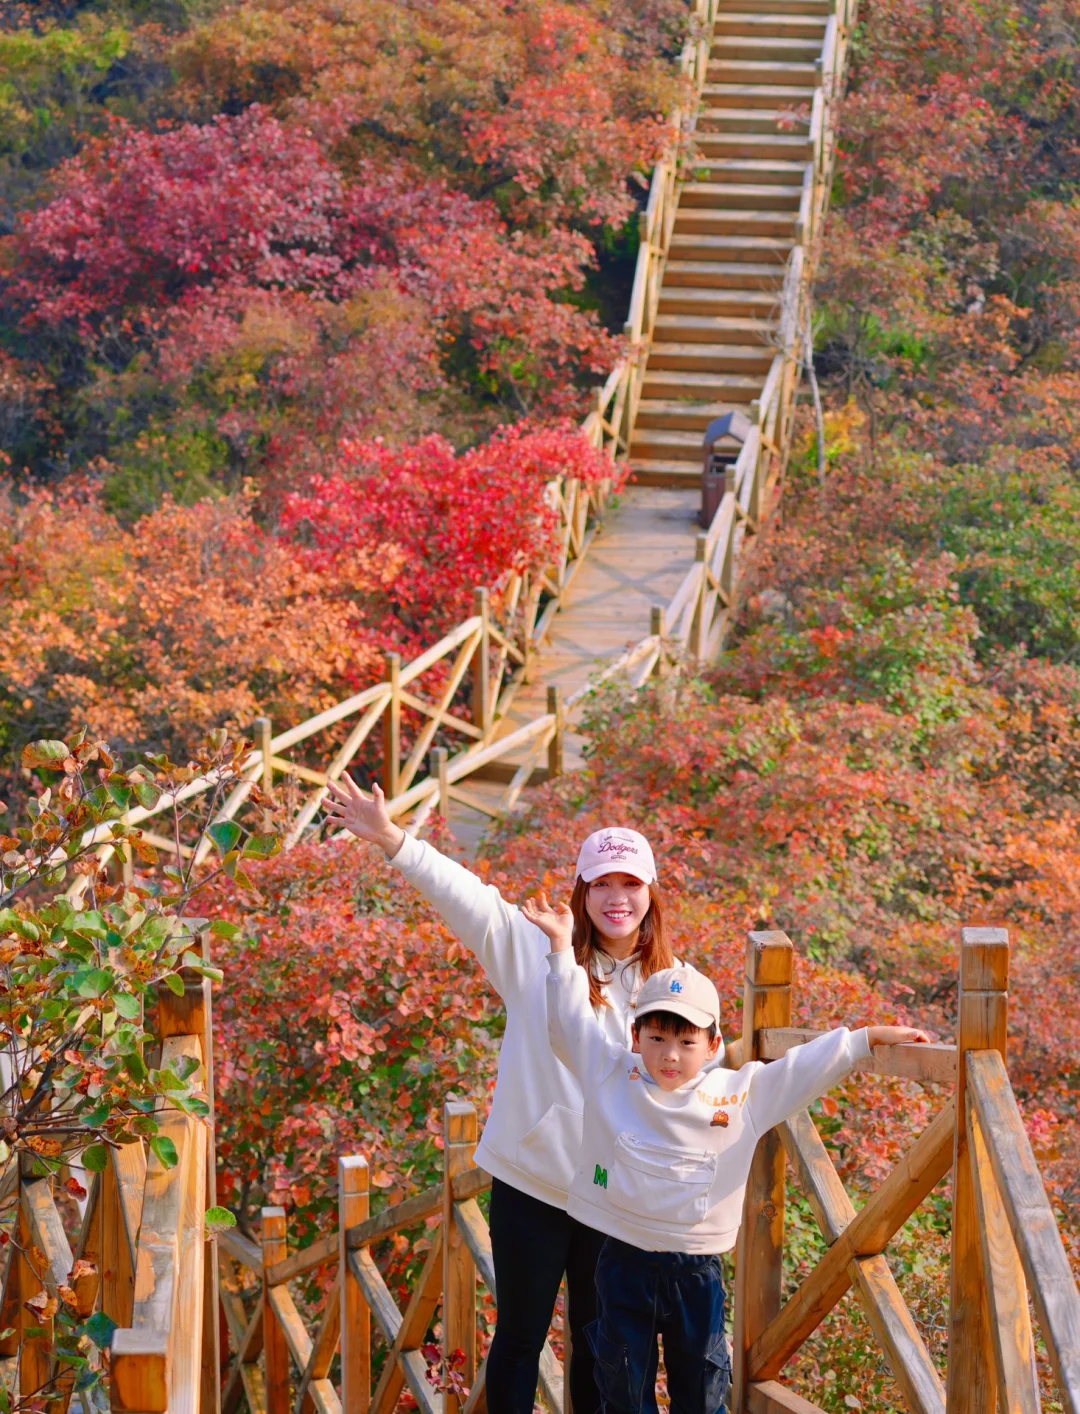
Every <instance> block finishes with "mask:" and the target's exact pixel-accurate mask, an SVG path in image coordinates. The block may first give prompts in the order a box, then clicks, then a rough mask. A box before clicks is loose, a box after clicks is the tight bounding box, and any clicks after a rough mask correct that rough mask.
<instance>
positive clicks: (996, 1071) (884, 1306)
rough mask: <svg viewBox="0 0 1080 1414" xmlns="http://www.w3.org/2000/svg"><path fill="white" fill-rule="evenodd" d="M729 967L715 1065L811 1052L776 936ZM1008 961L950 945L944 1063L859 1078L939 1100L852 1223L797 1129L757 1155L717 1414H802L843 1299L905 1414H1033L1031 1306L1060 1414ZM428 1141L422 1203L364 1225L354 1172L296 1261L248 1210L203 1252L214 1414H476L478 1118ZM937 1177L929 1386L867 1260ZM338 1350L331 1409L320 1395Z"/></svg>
mask: <svg viewBox="0 0 1080 1414" xmlns="http://www.w3.org/2000/svg"><path fill="white" fill-rule="evenodd" d="M746 956H747V964H746V984H745V997H744V1004H743V1033H742V1036H741V1037H739V1038H738V1039H737V1040H735V1041H734V1042H733V1043H731V1044H730V1045H729V1046H728V1052H727V1063H728V1064H729V1065H732V1066H736V1065H739V1064H741V1063H742V1061H743V1060H744V1059H746V1060H750V1059H757V1060H764V1061H769V1060H775V1059H778V1058H779V1057H780V1056H782V1055H784V1054H785V1053H786V1052H787V1051H788V1050H789V1049H790V1048H791V1047H792V1046H794V1045H798V1044H800V1043H801V1042H803V1041H805V1040H808V1039H810V1038H811V1037H812V1036H814V1035H816V1034H818V1033H816V1032H814V1031H807V1030H803V1029H796V1028H792V1027H791V1026H790V1020H791V992H792V946H791V943H790V942H789V940H788V939H787V937H786V936H785V935H784V934H783V933H752V934H750V937H749V943H748V947H747V955H746ZM1008 959H1009V948H1008V938H1007V935H1006V933H1005V932H1004V930H1002V929H996V928H967V929H964V930H963V932H962V936H961V955H960V991H959V1019H958V1037H957V1044H956V1045H934V1046H896V1047H881V1048H879V1049H878V1050H877V1051H876V1052H875V1054H874V1056H873V1058H872V1059H871V1060H869V1061H867V1062H866V1063H865V1068H866V1069H869V1070H872V1071H874V1072H875V1073H876V1074H878V1075H883V1076H893V1077H899V1078H902V1079H906V1080H913V1081H917V1082H919V1083H921V1084H923V1085H931V1086H934V1087H946V1088H947V1089H948V1090H949V1091H950V1092H951V1093H950V1095H949V1098H948V1099H947V1100H946V1102H945V1103H944V1105H943V1106H942V1108H941V1109H940V1110H939V1112H938V1114H937V1116H936V1117H935V1119H934V1120H933V1121H932V1122H931V1124H930V1125H929V1126H928V1127H927V1129H926V1130H925V1131H924V1132H923V1133H922V1134H921V1135H920V1136H919V1137H918V1138H917V1139H916V1141H915V1143H914V1144H913V1145H912V1147H911V1148H910V1149H909V1150H908V1152H907V1153H906V1154H905V1155H904V1157H903V1158H902V1159H901V1161H900V1163H899V1164H898V1165H897V1167H896V1168H895V1169H894V1170H893V1172H892V1173H891V1174H890V1175H889V1177H888V1178H887V1179H886V1180H885V1181H884V1183H883V1184H882V1185H881V1186H880V1187H879V1188H878V1189H877V1190H876V1191H875V1192H874V1193H872V1194H870V1195H869V1197H867V1198H866V1200H865V1202H864V1203H863V1205H862V1206H861V1207H860V1208H859V1209H858V1211H856V1209H855V1207H854V1205H853V1204H852V1202H851V1200H850V1198H849V1197H848V1195H847V1193H846V1191H845V1189H844V1186H843V1184H842V1182H841V1180H840V1177H839V1175H838V1173H837V1171H836V1169H835V1167H834V1165H833V1161H832V1158H831V1156H830V1154H829V1152H828V1150H827V1149H826V1147H825V1145H824V1143H823V1142H822V1139H821V1138H820V1136H819V1134H818V1131H817V1129H816V1127H815V1125H814V1122H813V1120H812V1118H811V1116H810V1115H809V1113H808V1112H806V1111H803V1112H801V1113H799V1114H797V1115H795V1116H793V1117H792V1118H791V1119H790V1120H788V1121H787V1122H786V1123H784V1124H782V1125H780V1126H779V1127H778V1128H777V1129H776V1130H774V1131H772V1132H771V1133H769V1134H768V1135H766V1136H765V1137H764V1138H763V1139H762V1140H761V1142H760V1143H759V1145H758V1149H757V1152H756V1154H755V1157H754V1162H753V1168H752V1171H751V1176H750V1181H749V1183H748V1185H747V1190H746V1200H745V1205H744V1210H743V1223H742V1228H741V1231H740V1235H739V1241H738V1246H737V1249H736V1265H735V1293H734V1311H735V1332H734V1342H733V1344H734V1386H733V1396H732V1403H731V1410H732V1414H783V1411H788V1414H820V1411H817V1409H816V1406H815V1405H814V1404H812V1403H810V1402H808V1401H807V1400H806V1399H804V1398H802V1397H800V1396H798V1395H796V1394H794V1393H793V1392H792V1391H791V1390H790V1389H788V1388H787V1387H786V1386H784V1385H783V1384H782V1383H781V1382H780V1376H781V1374H782V1372H783V1369H784V1367H785V1365H787V1363H788V1362H789V1361H790V1360H791V1359H792V1357H793V1356H794V1355H795V1354H796V1353H797V1351H798V1350H799V1349H800V1347H801V1346H802V1345H803V1343H804V1342H805V1341H806V1340H807V1338H808V1337H809V1336H810V1335H811V1334H812V1332H813V1331H814V1330H815V1329H816V1328H817V1327H818V1326H819V1325H820V1324H821V1322H822V1321H823V1320H824V1318H825V1317H826V1316H827V1315H828V1313H829V1312H830V1311H831V1310H832V1309H833V1307H835V1306H836V1304H837V1302H838V1301H840V1299H841V1298H842V1297H843V1296H844V1294H845V1293H846V1292H847V1291H848V1290H850V1289H854V1291H855V1294H856V1296H857V1298H858V1300H859V1302H860V1304H861V1305H862V1307H863V1309H864V1311H865V1313H866V1315H867V1318H868V1320H869V1324H870V1326H871V1329H872V1331H873V1333H874V1336H875V1337H876V1339H877V1341H878V1343H879V1344H880V1346H881V1348H882V1350H883V1352H884V1355H885V1357H886V1359H887V1361H888V1363H889V1366H890V1368H891V1371H892V1374H893V1377H894V1379H895V1382H896V1385H897V1388H898V1389H899V1391H900V1394H901V1397H902V1399H903V1401H904V1405H905V1407H907V1408H908V1409H910V1410H912V1411H914V1412H915V1414H944V1411H945V1410H946V1409H948V1411H949V1414H953V1411H956V1412H957V1414H993V1411H995V1410H998V1409H1004V1410H1008V1411H1019V1412H1020V1414H1034V1411H1036V1410H1038V1409H1040V1408H1041V1404H1040V1395H1039V1372H1038V1370H1037V1367H1036V1361H1035V1345H1034V1341H1033V1332H1032V1326H1031V1322H1030V1319H1029V1316H1028V1297H1029V1295H1030V1298H1031V1301H1032V1303H1033V1305H1034V1309H1035V1314H1036V1317H1037V1320H1038V1323H1039V1329H1040V1333H1041V1336H1042V1341H1043V1345H1044V1347H1045V1350H1046V1353H1047V1358H1048V1363H1049V1366H1050V1370H1051V1372H1052V1376H1053V1378H1054V1380H1055V1382H1056V1385H1057V1390H1058V1396H1059V1398H1060V1401H1061V1407H1062V1408H1063V1409H1065V1410H1067V1411H1069V1414H1080V1294H1078V1292H1077V1287H1076V1281H1075V1278H1074V1275H1073V1273H1072V1272H1071V1271H1070V1269H1069V1264H1068V1260H1067V1258H1066V1255H1065V1250H1064V1247H1063V1245H1062V1242H1061V1238H1060V1236H1059V1234H1058V1229H1057V1224H1056V1221H1055V1218H1054V1214H1053V1211H1052V1209H1051V1207H1050V1204H1049V1201H1048V1199H1047V1197H1046V1193H1045V1190H1044V1188H1043V1184H1042V1180H1041V1178H1040V1176H1039V1171H1038V1168H1037V1165H1036V1163H1035V1159H1034V1156H1033V1154H1032V1151H1031V1146H1030V1143H1029V1141H1028V1139H1027V1135H1026V1132H1025V1130H1024V1125H1023V1121H1022V1118H1021V1116H1020V1112H1019V1109H1018V1107H1017V1103H1016V1099H1015V1097H1014V1095H1013V1093H1012V1088H1011V1086H1010V1084H1009V1078H1008V1073H1007V1070H1006V1067H1005V1063H1004V1053H1005V1043H1006V1031H1007V1009H1008V991H1007V987H1008ZM443 1140H444V1150H443V1154H444V1160H443V1162H444V1170H443V1179H442V1182H441V1183H440V1184H439V1185H437V1186H435V1187H432V1188H429V1189H426V1190H425V1191H423V1192H421V1193H418V1194H416V1195H415V1196H413V1197H411V1198H407V1199H406V1200H405V1201H404V1202H401V1203H398V1204H395V1205H394V1206H393V1207H390V1208H387V1209H386V1210H385V1211H383V1212H381V1213H378V1214H376V1215H375V1216H371V1215H370V1213H369V1195H368V1184H367V1165H366V1162H365V1160H364V1159H363V1158H362V1157H352V1158H343V1159H341V1160H340V1162H339V1167H338V1185H339V1222H338V1230H337V1232H335V1233H329V1234H327V1235H326V1236H325V1237H323V1238H321V1239H319V1240H317V1241H316V1242H315V1243H313V1244H312V1245H311V1246H310V1247H307V1248H304V1249H302V1250H300V1251H297V1252H293V1253H289V1252H288V1249H287V1228H286V1217H285V1214H284V1212H283V1211H282V1209H280V1208H266V1209H264V1210H263V1214H262V1233H261V1239H262V1240H261V1246H260V1245H259V1244H257V1243H255V1242H253V1241H251V1240H250V1239H248V1238H245V1237H242V1236H239V1235H237V1234H228V1233H227V1234H223V1236H222V1238H221V1239H220V1241H221V1246H222V1249H223V1252H224V1258H223V1260H224V1263H225V1269H224V1272H223V1300H225V1302H226V1311H227V1313H228V1315H229V1325H230V1329H231V1331H232V1333H233V1345H234V1352H235V1353H234V1363H233V1366H232V1370H231V1372H230V1373H229V1375H228V1377H227V1380H226V1384H225V1395H224V1401H223V1409H222V1414H234V1410H235V1409H236V1408H237V1405H238V1403H239V1399H240V1395H241V1393H242V1392H244V1393H246V1397H247V1400H248V1405H249V1409H250V1411H251V1414H264V1411H265V1414H288V1411H290V1410H291V1411H294V1412H295V1414H303V1410H304V1409H310V1408H311V1407H312V1406H314V1407H316V1408H318V1409H319V1410H320V1411H321V1414H337V1411H338V1410H339V1409H344V1410H365V1409H366V1410H370V1414H391V1411H393V1410H394V1409H395V1407H396V1403H397V1399H398V1396H399V1395H400V1393H401V1392H402V1390H403V1389H404V1388H405V1387H406V1386H407V1387H408V1390H409V1391H410V1393H411V1394H412V1396H413V1398H414V1399H415V1401H416V1403H417V1404H418V1405H419V1406H420V1408H421V1409H423V1410H425V1411H427V1414H441V1412H442V1411H445V1414H456V1411H457V1410H458V1409H459V1408H460V1409H462V1410H464V1411H466V1414H474V1411H481V1410H483V1409H484V1408H485V1407H486V1404H485V1396H484V1378H485V1375H484V1363H483V1361H482V1360H481V1359H479V1358H478V1320H477V1283H478V1281H479V1282H481V1283H482V1284H483V1285H484V1286H485V1287H486V1288H487V1290H488V1291H489V1292H490V1293H491V1295H492V1296H493V1297H497V1293H496V1290H495V1279H494V1272H493V1268H492V1262H491V1243H490V1238H489V1236H488V1229H487V1224H486V1222H485V1220H484V1217H483V1214H482V1212H481V1209H480V1207H479V1205H478V1204H477V1201H476V1199H477V1197H478V1196H479V1195H480V1194H481V1193H482V1192H483V1191H484V1190H485V1189H486V1188H487V1187H488V1186H489V1183H490V1179H489V1177H488V1175H487V1174H486V1173H484V1172H483V1170H481V1169H478V1168H476V1167H474V1165H473V1152H474V1150H475V1148H476V1143H477V1117H476V1112H475V1110H474V1109H473V1107H472V1106H471V1105H468V1104H464V1103H460V1102H450V1103H448V1104H447V1105H446V1107H445V1111H444V1128H443ZM787 1165H790V1169H791V1174H792V1177H793V1179H794V1181H795V1182H796V1183H797V1184H798V1186H799V1188H800V1189H801V1190H802V1192H803V1193H804V1194H805V1196H806V1197H807V1199H808V1200H809V1203H810V1206H811V1209H812V1211H813V1213H814V1216H815V1218H816V1220H817V1223H818V1226H819V1227H820V1230H821V1236H822V1239H823V1241H824V1243H825V1244H826V1250H825V1252H824V1255H823V1256H822V1257H821V1259H820V1261H819V1262H818V1263H817V1265H816V1266H815V1267H814V1268H813V1270H812V1271H811V1272H810V1274H809V1275H808V1276H807V1277H806V1278H805V1280H803V1281H802V1282H801V1284H800V1285H799V1286H798V1287H797V1288H796V1289H794V1290H788V1291H786V1292H785V1290H784V1272H783V1243H784V1204H785V1190H786V1181H787ZM950 1169H953V1171H954V1202H953V1240H952V1298H951V1302H950V1314H949V1316H948V1319H949V1322H950V1337H949V1357H948V1369H947V1374H946V1378H945V1380H943V1378H942V1374H941V1372H939V1370H938V1369H937V1368H936V1366H935V1363H934V1361H933V1359H932V1358H931V1356H930V1353H929V1351H928V1349H927V1346H926V1343H925V1341H924V1339H923V1336H922V1334H921V1332H920V1330H919V1327H918V1325H917V1324H916V1322H915V1320H914V1319H913V1317H912V1315H911V1313H910V1311H909V1310H908V1308H907V1305H906V1304H905V1302H904V1299H903V1296H902V1294H901V1291H900V1288H899V1286H898V1284H897V1282H896V1280H895V1279H894V1277H893V1275H892V1271H891V1270H890V1267H889V1263H888V1260H887V1258H886V1256H885V1250H886V1248H887V1246H888V1243H889V1242H890V1240H891V1239H892V1238H893V1237H894V1236H895V1234H896V1233H897V1232H898V1231H899V1230H900V1228H901V1227H902V1226H903V1225H904V1223H905V1222H906V1221H907V1219H908V1218H909V1217H910V1216H911V1215H912V1214H913V1213H914V1211H915V1210H916V1208H917V1207H918V1206H919V1204H920V1203H922V1202H923V1201H924V1200H925V1199H926V1198H927V1197H928V1196H929V1195H930V1193H931V1192H932V1191H933V1189H934V1188H935V1187H936V1186H937V1185H938V1184H939V1183H940V1182H941V1181H942V1179H944V1178H945V1176H946V1175H947V1174H948V1173H949V1170H950ZM432 1220H436V1221H437V1225H436V1226H434V1227H432V1228H430V1229H429V1230H428V1232H427V1236H428V1238H429V1240H430V1247H429V1248H428V1251H427V1255H426V1257H425V1260H424V1265H423V1269H422V1271H421V1273H420V1275H419V1277H418V1278H417V1280H416V1281H415V1283H414V1285H413V1288H412V1291H411V1293H410V1294H409V1300H408V1303H407V1304H406V1306H405V1309H404V1310H402V1309H400V1308H399V1306H398V1304H397V1303H396V1302H395V1300H394V1298H393V1296H392V1294H391V1292H390V1290H389V1288H388V1286H387V1283H386V1281H385V1279H384V1277H383V1276H382V1273H381V1271H380V1269H379V1266H378V1263H377V1260H376V1257H375V1255H373V1251H372V1249H373V1248H375V1247H376V1246H377V1244H378V1243H379V1242H380V1241H382V1240H384V1239H386V1238H387V1237H390V1236H392V1235H394V1234H396V1233H400V1232H403V1231H406V1230H408V1229H415V1228H417V1227H420V1226H422V1225H423V1224H425V1223H427V1224H430V1223H431V1221H432ZM320 1267H336V1269H337V1270H336V1274H335V1277H334V1281H333V1285H332V1286H331V1288H330V1295H329V1298H328V1301H327V1305H326V1308H325V1311H324V1313H323V1316H322V1318H321V1321H320V1324H319V1326H318V1329H317V1331H316V1332H315V1333H314V1334H313V1335H312V1334H309V1332H308V1331H307V1330H306V1328H305V1326H304V1323H303V1321H302V1320H301V1318H300V1315H299V1311H298V1308H297V1305H296V1301H295V1299H294V1297H293V1295H292V1293H291V1292H290V1290H289V1284H290V1283H291V1282H295V1281H297V1280H298V1279H301V1278H305V1277H308V1276H309V1275H310V1274H311V1273H313V1272H314V1271H316V1270H317V1269H318V1268H320ZM238 1269H240V1270H243V1271H244V1272H246V1290H247V1304H246V1305H245V1304H244V1302H243V1300H242V1298H241V1296H240V1295H239V1294H238V1293H239V1292H240V1291H241V1290H243V1289H244V1287H245V1283H244V1282H243V1281H241V1280H238ZM225 1293H229V1294H227V1295H226V1294H225ZM785 1298H786V1299H785ZM439 1320H441V1322H442V1334H441V1339H440V1342H439V1344H440V1346H441V1349H442V1351H444V1352H451V1351H454V1352H456V1351H460V1352H461V1356H460V1358H459V1361H458V1363H457V1364H456V1366H455V1368H456V1371H457V1374H458V1375H459V1377H460V1379H461V1381H462V1384H463V1386H464V1388H465V1389H467V1391H468V1393H467V1394H462V1395H461V1397H460V1398H459V1397H458V1396H457V1395H455V1394H454V1393H453V1391H452V1390H450V1391H444V1392H442V1393H440V1392H439V1389H438V1388H437V1385H438V1379H439V1370H438V1361H434V1362H432V1361H431V1360H429V1359H428V1358H427V1357H426V1356H425V1354H424V1353H423V1347H424V1346H425V1345H426V1344H427V1343H428V1342H429V1341H430V1340H431V1339H432V1338H433V1337H432V1330H433V1327H434V1326H435V1324H436V1322H437V1321H439ZM373 1336H374V1342H373ZM339 1346H340V1352H341V1361H340V1366H341V1378H340V1386H341V1388H340V1394H339V1393H338V1391H337V1390H336V1389H335V1388H334V1386H333V1385H332V1384H331V1382H330V1380H329V1379H328V1372H329V1371H330V1369H331V1365H332V1362H333V1359H334V1356H335V1353H336V1351H337V1350H338V1348H339ZM376 1369H377V1374H376V1373H375V1371H376ZM946 1390H947V1391H948V1392H946ZM540 1393H541V1396H542V1398H543V1400H544V1403H545V1404H546V1405H547V1407H548V1408H549V1410H551V1414H563V1409H564V1399H565V1390H564V1383H563V1378H562V1370H561V1366H560V1364H559V1361H558V1360H557V1359H556V1357H555V1355H554V1353H553V1352H552V1350H551V1348H550V1346H548V1347H546V1348H545V1351H544V1355H543V1359H542V1362H541V1380H540ZM999 1400H1000V1402H999Z"/></svg>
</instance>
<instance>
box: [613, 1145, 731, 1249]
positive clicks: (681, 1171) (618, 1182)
mask: <svg viewBox="0 0 1080 1414" xmlns="http://www.w3.org/2000/svg"><path fill="white" fill-rule="evenodd" d="M715 1177H716V1155H715V1154H710V1153H708V1152H706V1151H705V1150H703V1149H673V1148H668V1147H667V1146H665V1145H663V1144H647V1143H645V1142H644V1141H643V1140H640V1139H635V1138H634V1136H633V1135H632V1134H626V1133H623V1134H620V1135H619V1137H618V1138H617V1139H616V1140H615V1155H614V1162H613V1164H612V1171H611V1178H610V1180H609V1184H608V1197H609V1198H610V1199H611V1201H612V1203H614V1204H615V1206H616V1207H618V1208H622V1209H623V1210H624V1211H625V1212H627V1213H630V1214H633V1216H635V1217H637V1218H639V1219H640V1218H647V1219H649V1220H650V1221H652V1222H663V1223H679V1224H681V1225H683V1226H690V1225H692V1224H693V1223H699V1222H701V1221H703V1219H704V1218H705V1217H706V1216H707V1215H708V1211H709V1190H710V1189H711V1188H712V1184H713V1179H714V1178H715Z"/></svg>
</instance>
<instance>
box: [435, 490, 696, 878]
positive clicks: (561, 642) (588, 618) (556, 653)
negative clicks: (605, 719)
mask: <svg viewBox="0 0 1080 1414" xmlns="http://www.w3.org/2000/svg"><path fill="white" fill-rule="evenodd" d="M700 504H701V498H700V493H699V492H698V491H697V490H691V489H683V488H673V487H661V486H630V487H628V488H627V490H626V491H624V492H623V494H622V496H621V497H620V499H619V504H618V505H617V506H616V507H615V508H614V509H613V510H611V511H609V513H608V515H607V516H606V517H605V520H604V524H603V527H602V528H601V530H600V531H599V533H598V534H597V537H596V540H595V541H594V542H593V545H592V548H591V549H590V550H589V553H588V555H587V556H586V557H585V560H584V561H583V562H582V564H581V568H580V569H579V570H578V571H577V574H576V576H575V578H574V581H573V583H572V584H571V586H570V588H569V590H568V591H567V595H566V597H565V599H564V601H563V608H562V609H561V610H560V611H559V613H557V614H556V615H555V617H554V619H553V620H552V624H551V629H550V632H549V634H548V637H547V639H546V641H545V643H544V646H543V649H542V651H541V652H540V653H539V654H538V655H537V657H536V659H535V660H534V667H533V670H532V672H531V674H530V678H531V680H530V681H529V682H528V683H526V684H525V685H524V686H523V687H521V688H520V689H519V690H518V693H517V696H516V697H515V698H514V701H513V703H512V704H511V708H510V711H509V712H508V714H507V716H506V719H505V728H504V735H505V734H508V733H509V732H511V731H513V730H515V729H516V728H517V727H520V726H522V725H523V724H524V723H526V722H528V721H531V720H533V719H534V718H536V717H538V716H540V715H541V714H542V713H544V712H545V711H546V710H547V706H546V703H547V689H548V686H549V685H554V686H556V687H558V689H559V691H560V693H561V695H562V698H563V700H564V701H565V700H566V699H567V698H569V697H570V696H571V695H572V694H573V693H575V692H577V691H578V689H579V688H582V687H584V686H586V685H587V683H588V681H589V679H590V677H591V676H592V675H593V674H594V673H596V672H597V671H599V670H600V669H601V668H603V667H605V666H606V665H607V664H608V663H610V662H611V661H612V659H614V658H617V657H618V656H619V654H620V653H621V652H622V651H623V650H624V649H625V648H627V647H628V646H629V645H630V644H632V643H637V642H638V641H639V640H640V639H642V638H645V637H646V635H647V634H648V633H649V631H650V614H651V611H652V608H653V606H654V605H664V604H666V603H667V602H668V601H669V600H670V598H671V596H672V595H673V594H674V592H675V590H676V589H677V588H678V586H679V583H680V581H681V580H682V578H683V576H684V575H685V574H686V571H687V569H688V567H689V566H690V564H691V562H692V561H693V558H694V541H695V537H696V536H697V534H698V531H699V530H700V526H699V525H698V521H697V513H698V509H699V507H700ZM581 710H582V704H580V703H579V704H578V705H577V707H576V708H575V709H573V710H572V711H571V712H570V714H569V718H570V723H571V725H573V723H574V722H576V721H578V720H580V717H581ZM581 746H582V739H581V737H579V736H577V735H576V734H575V733H574V732H573V731H570V732H568V733H567V734H566V736H565V738H564V749H563V764H564V767H565V769H566V770H568V771H569V770H575V769H577V768H578V767H580V766H581V765H582V762H583V757H582V754H581ZM468 784H469V790H470V794H472V795H474V796H476V797H478V798H480V799H481V800H485V799H490V800H491V802H492V803H494V802H495V801H496V800H497V799H498V796H499V791H500V787H498V786H496V785H495V784H493V783H491V784H489V783H485V782H483V781H477V780H475V779H474V780H470V781H469V783H468ZM449 823H450V828H451V830H452V831H453V833H454V836H455V838H456V839H457V841H458V843H459V844H460V845H461V847H462V849H463V850H464V851H465V853H466V854H469V855H471V854H473V853H474V852H475V849H476V846H477V844H478V843H479V841H480V839H481V837H482V835H483V833H484V830H485V829H486V828H487V826H488V825H489V824H490V821H489V819H488V818H487V817H486V816H485V815H483V814H482V813H481V812H480V811H479V810H471V809H469V808H468V807H467V806H465V805H462V804H460V803H458V802H456V801H455V802H453V803H452V805H451V807H450V814H449Z"/></svg>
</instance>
